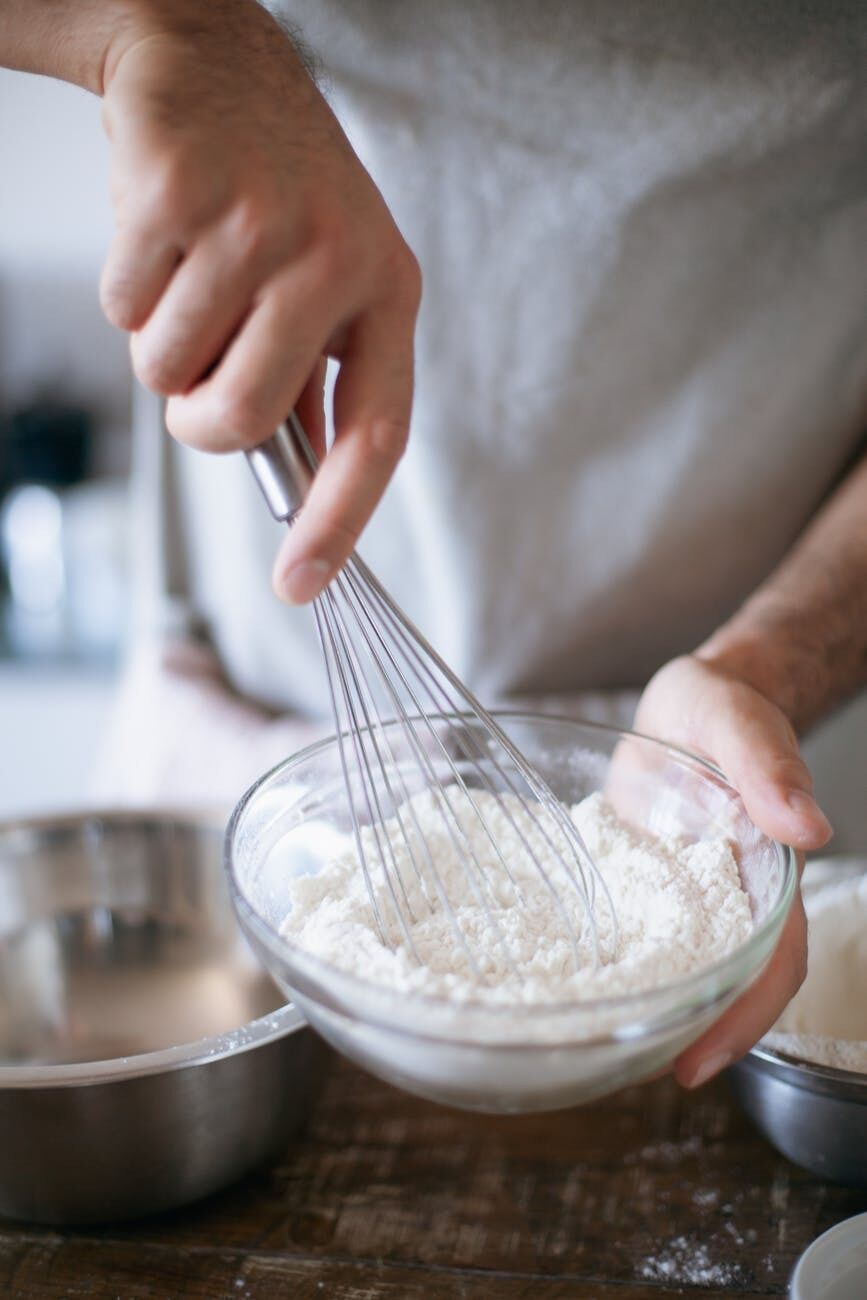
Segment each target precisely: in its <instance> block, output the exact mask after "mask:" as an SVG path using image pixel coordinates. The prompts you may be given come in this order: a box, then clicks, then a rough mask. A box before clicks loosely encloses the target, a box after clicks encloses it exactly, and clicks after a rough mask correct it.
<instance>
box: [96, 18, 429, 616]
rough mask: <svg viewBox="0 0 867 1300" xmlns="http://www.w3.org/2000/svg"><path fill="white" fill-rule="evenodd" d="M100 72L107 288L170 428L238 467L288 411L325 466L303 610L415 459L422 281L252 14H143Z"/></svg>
mask: <svg viewBox="0 0 867 1300" xmlns="http://www.w3.org/2000/svg"><path fill="white" fill-rule="evenodd" d="M120 7H121V8H122V9H123V11H124V13H125V15H126V18H125V21H124V22H122V23H118V27H117V31H116V33H115V35H114V37H113V39H112V41H111V42H110V44H109V46H108V49H107V52H106V57H105V63H104V69H105V70H104V78H103V80H104V109H103V118H104V122H105V126H106V130H107V133H108V136H109V138H110V141H111V147H112V198H113V203H114V209H115V217H116V234H115V239H114V242H113V244H112V247H111V250H110V253H109V256H108V259H107V262H106V266H105V269H104V272H103V277H102V288H101V296H102V303H103V308H104V310H105V313H106V315H107V316H108V318H109V320H111V321H112V322H113V323H114V324H115V325H117V326H119V327H120V328H122V329H125V330H129V331H130V332H131V333H132V357H133V364H134V368H135V371H136V374H137V375H138V377H139V379H140V380H141V381H142V382H143V383H144V384H145V385H146V386H147V387H149V388H151V389H153V390H155V391H156V392H158V393H161V394H163V395H165V396H166V397H168V399H169V400H168V404H167V411H166V422H167V424H168V427H169V430H170V432H171V433H172V434H173V435H174V436H175V437H176V438H178V439H179V441H181V442H184V443H187V444H188V445H190V446H192V447H197V448H201V449H204V450H208V451H216V452H224V451H234V450H238V449H241V448H246V447H250V446H253V445H255V444H256V443H258V442H261V441H263V440H264V439H265V438H267V437H269V436H270V435H271V434H272V433H273V432H274V430H275V429H276V427H277V426H278V424H279V423H280V422H281V421H282V420H283V419H284V418H285V417H286V415H287V413H288V412H289V411H290V410H291V409H292V408H293V407H297V409H298V412H299V415H300V417H301V420H302V423H304V425H305V427H306V430H307V432H308V434H309V435H310V437H311V441H312V442H313V443H314V446H315V448H316V450H317V452H318V453H319V454H320V456H322V454H323V452H324V433H323V429H324V421H323V411H322V401H323V392H322V389H323V381H324V367H325V359H326V358H327V357H328V356H331V357H335V358H336V359H337V360H338V361H339V362H340V372H339V376H338V379H337V383H336V388H335V394H334V424H335V432H336V438H335V443H334V446H333V447H332V449H331V450H330V451H329V452H328V454H327V455H325V456H324V459H323V460H322V465H321V468H320V470H319V473H318V474H317V476H316V480H315V482H314V485H313V487H312V489H311V491H310V495H309V497H308V500H307V502H306V504H305V507H304V510H303V511H302V513H301V515H300V517H299V519H298V521H297V523H296V524H295V526H294V527H293V528H292V529H291V531H289V532H288V534H287V537H286V539H285V541H284V544H283V546H282V549H281V550H280V553H279V555H278V558H277V561H276V564H275V567H274V586H275V590H276V591H277V593H278V594H279V595H281V596H282V597H283V598H284V599H287V600H289V601H294V602H303V601H306V600H309V599H312V598H313V597H314V596H315V595H317V594H318V592H319V591H320V590H321V589H322V588H323V587H324V586H325V584H326V583H327V581H328V580H329V579H330V578H331V577H332V576H333V575H334V573H335V572H337V570H338V569H339V568H340V566H341V564H342V563H343V561H344V560H345V559H346V558H347V556H348V555H349V553H350V551H351V550H352V548H353V546H354V545H355V542H356V540H357V538H358V535H359V533H360V532H361V530H362V528H363V527H364V525H365V523H366V522H367V520H368V519H369V517H370V515H371V513H372V511H373V509H374V507H375V506H376V503H377V502H378V500H379V498H380V496H381V494H382V492H383V491H384V489H385V486H386V484H387V482H388V480H389V477H390V476H391V473H392V471H393V470H394V468H395V466H396V464H397V462H398V460H399V458H400V456H401V454H402V451H403V449H404V446H405V443H406V436H407V429H408V424H409V415H410V406H411V400H412V380H413V373H412V371H413V332H414V325H415V317H416V313H417V309H418V302H419V294H420V281H419V273H418V269H417V266H416V263H415V260H414V258H413V256H412V254H411V253H410V251H409V249H408V248H407V246H406V244H405V243H404V241H403V239H402V238H401V236H400V233H399V232H398V230H397V228H396V226H395V224H394V222H393V220H392V218H391V216H390V214H389V212H388V210H387V208H386V206H385V203H384V202H383V199H382V197H381V196H380V194H379V193H378V191H377V190H376V188H375V186H374V184H373V182H372V181H371V179H370V177H369V176H368V174H367V173H366V172H365V170H364V168H363V167H362V166H361V164H360V162H359V161H358V159H357V158H356V157H355V155H354V153H353V152H352V150H351V148H350V146H349V143H348V141H347V140H346V138H345V136H344V135H343V132H342V131H341V129H340V127H339V125H338V123H337V121H336V119H335V118H334V116H333V114H332V113H331V111H330V109H329V108H328V106H327V104H326V103H325V100H324V99H323V98H322V96H321V95H320V93H319V91H318V90H317V88H316V86H315V85H314V83H313V81H312V80H311V78H310V76H309V75H308V73H307V71H306V70H305V68H304V66H303V64H302V62H301V60H300V58H299V56H298V55H297V53H296V51H295V49H294V47H293V45H292V43H291V42H290V40H289V39H288V37H287V36H286V35H285V34H284V33H283V31H282V30H281V28H280V27H279V26H278V25H277V23H276V22H275V21H274V19H273V18H272V17H271V16H270V15H269V14H268V13H267V11H266V10H264V9H263V8H261V7H260V5H259V4H258V3H255V0H164V2H162V3H160V2H159V0H151V3H149V4H148V5H146V6H145V5H137V4H136V3H135V2H134V0H127V2H126V3H125V4H124V5H122V6H120Z"/></svg>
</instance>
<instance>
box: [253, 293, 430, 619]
mask: <svg viewBox="0 0 867 1300" xmlns="http://www.w3.org/2000/svg"><path fill="white" fill-rule="evenodd" d="M414 319H415V310H414V308H412V310H403V311H402V312H400V311H398V312H395V311H381V312H380V313H378V314H371V315H370V316H368V317H367V319H366V320H365V322H364V323H363V324H362V325H361V326H360V327H359V328H358V329H357V330H356V331H354V333H353V335H352V336H351V340H350V344H349V346H348V348H347V351H346V353H345V354H344V356H343V358H342V360H341V366H340V373H339V375H338V378H337V384H336V387H335V399H334V420H335V435H336V436H335V442H334V446H333V447H332V448H331V450H330V451H329V453H328V455H327V456H326V458H325V460H324V461H323V463H322V464H321V466H320V468H319V471H318V473H317V475H316V478H315V479H314V482H313V486H312V488H311V490H310V495H309V497H308V498H307V501H306V502H305V505H304V508H303V510H302V511H301V514H300V516H299V518H298V520H297V522H296V523H295V525H294V526H293V528H292V530H291V532H289V533H288V534H287V536H286V539H285V541H284V543H283V546H282V548H281V550H280V553H279V555H278V557H277V561H276V564H275V566H274V578H273V581H274V589H275V591H276V592H277V594H278V595H279V596H281V597H282V598H283V599H284V600H288V601H290V602H291V603H294V604H301V603H303V602H305V601H308V600H312V599H313V598H314V597H315V596H317V595H318V594H319V592H320V591H321V590H322V589H323V587H324V586H325V585H326V584H327V582H328V581H329V580H330V578H331V577H333V576H334V574H335V573H336V572H337V571H338V570H339V569H340V567H341V566H342V564H343V563H344V561H345V560H346V559H347V558H348V556H349V554H350V553H351V551H352V549H353V547H354V546H355V544H356V542H357V540H358V537H359V535H360V533H361V531H362V529H363V528H364V526H365V524H366V523H367V521H368V520H369V518H370V516H371V514H372V513H373V511H374V509H375V507H376V505H377V503H378V501H379V500H380V497H381V496H382V494H383V492H384V491H385V488H386V486H387V484H388V481H389V479H390V478H391V475H392V473H393V472H394V469H395V466H396V465H397V463H398V461H399V460H400V457H401V456H402V454H403V451H404V448H405V446H406V440H407V434H408V430H409V417H410V409H411V406H412V384H413V369H412V367H413V346H412V326H413V322H414Z"/></svg>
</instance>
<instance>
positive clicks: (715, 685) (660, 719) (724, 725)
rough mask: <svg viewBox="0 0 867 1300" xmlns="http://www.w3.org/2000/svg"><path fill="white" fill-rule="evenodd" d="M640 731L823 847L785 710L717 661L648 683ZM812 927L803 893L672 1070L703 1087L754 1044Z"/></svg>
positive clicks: (777, 829) (785, 833)
mask: <svg viewBox="0 0 867 1300" xmlns="http://www.w3.org/2000/svg"><path fill="white" fill-rule="evenodd" d="M635 727H636V730H638V731H641V732H644V733H645V734H647V735H652V736H657V737H659V738H660V739H662V740H667V741H671V742H673V743H675V744H679V745H682V746H683V747H684V748H685V749H690V750H692V751H693V752H696V753H699V754H703V755H704V756H705V757H707V758H709V759H711V760H712V761H713V762H714V763H715V764H716V765H717V766H718V767H719V768H720V769H721V770H722V771H723V773H724V774H725V776H726V777H727V778H728V780H729V781H730V782H731V784H732V785H733V786H734V787H735V788H736V789H737V790H738V792H739V793H740V795H741V798H742V799H743V801H744V805H745V806H746V810H747V812H748V814H749V816H750V817H751V819H752V820H753V822H755V824H756V825H757V826H758V827H759V829H760V830H763V831H764V832H765V833H766V834H768V835H770V836H772V837H773V838H774V839H777V840H781V841H782V842H783V843H784V844H790V845H792V847H793V848H795V849H797V850H799V851H801V852H803V851H806V850H808V849H818V848H821V847H822V845H823V844H826V843H827V841H828V840H829V838H830V836H831V827H830V825H829V824H828V821H827V819H826V818H825V816H824V814H823V813H822V811H821V809H820V808H819V806H818V805H817V803H816V802H815V800H814V799H813V796H812V780H811V777H810V773H809V771H808V770H807V767H806V765H805V764H804V762H803V760H802V758H801V756H800V754H799V752H798V742H797V738H796V736H795V732H794V729H793V727H792V725H791V723H790V722H789V721H788V719H787V718H786V716H785V715H784V714H783V712H782V711H781V710H780V709H779V708H778V707H777V705H776V704H774V703H772V702H771V701H770V700H769V699H767V698H766V696H764V695H762V694H760V692H759V691H758V690H756V689H754V687H752V686H751V685H749V684H748V683H747V682H745V681H743V680H741V679H739V678H738V677H736V676H734V675H731V674H729V673H728V672H727V671H725V670H724V669H722V668H721V667H719V666H717V665H715V664H714V662H713V661H712V660H703V659H701V658H698V657H695V656H685V657H684V658H681V659H675V660H673V661H672V662H671V663H669V664H667V665H666V666H665V667H664V668H662V669H661V670H660V671H659V672H658V673H657V674H656V676H655V677H654V678H653V679H652V680H651V681H650V683H649V684H648V686H647V689H646V690H645V692H644V694H643V695H642V697H641V700H640V702H639V705H638V711H637V713H636V716H635ZM806 958H807V925H806V918H805V916H804V906H803V903H802V901H801V897H800V894H799V895H798V897H797V898H796V899H795V902H794V903H793V905H792V909H791V911H790V913H789V916H788V919H787V921H786V924H785V927H784V929H783V933H782V936H781V938H780V942H779V945H778V947H777V950H776V952H775V953H774V955H773V957H772V958H771V961H770V963H769V964H768V966H767V968H766V969H765V971H764V972H763V974H762V975H761V976H760V977H759V979H758V980H757V981H756V983H755V984H754V985H753V986H752V988H750V989H749V990H748V991H747V992H746V993H745V994H744V995H743V997H741V998H739V999H738V1001H737V1002H736V1003H735V1004H734V1005H733V1006H732V1007H731V1008H730V1009H729V1010H728V1011H727V1012H726V1013H725V1015H724V1016H723V1017H722V1018H721V1019H720V1020H719V1021H717V1023H716V1024H715V1025H714V1026H713V1027H712V1028H711V1029H709V1030H708V1032H707V1033H706V1034H704V1035H703V1037H702V1038H700V1039H699V1041H698V1042H696V1043H693V1045H692V1046H691V1047H689V1048H688V1049H687V1050H686V1051H685V1052H684V1053H683V1054H682V1055H681V1056H680V1057H679V1059H678V1061H677V1063H676V1066H675V1074H676V1076H677V1078H678V1080H679V1081H680V1082H681V1083H683V1084H685V1085H686V1086H688V1087H697V1086H698V1085H699V1084H701V1083H705V1082H706V1081H707V1080H708V1079H710V1078H712V1077H713V1075H715V1074H717V1073H718V1072H719V1071H720V1070H722V1069H724V1068H725V1067H726V1066H727V1065H729V1064H730V1063H731V1062H732V1061H733V1060H736V1059H737V1058H738V1057H739V1056H742V1055H743V1054H744V1052H747V1051H749V1049H750V1048H751V1047H752V1046H753V1044H754V1043H755V1042H757V1041H758V1039H759V1038H761V1036H762V1034H764V1033H765V1032H766V1031H767V1030H768V1029H770V1027H771V1025H773V1024H774V1022H775V1021H776V1019H777V1017H778V1016H779V1015H780V1012H781V1011H782V1010H783V1008H784V1007H785V1006H786V1004H787V1003H788V1001H789V1000H790V998H792V997H793V996H794V994H795V993H796V992H797V990H798V988H799V987H800V985H801V982H802V981H803V978H804V975H805V973H806Z"/></svg>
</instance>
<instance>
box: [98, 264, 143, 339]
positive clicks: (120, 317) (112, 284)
mask: <svg viewBox="0 0 867 1300" xmlns="http://www.w3.org/2000/svg"><path fill="white" fill-rule="evenodd" d="M137 297H138V293H137V286H136V284H135V281H134V280H132V279H131V278H130V277H128V276H121V275H115V274H112V273H107V274H105V275H103V277H102V279H101V280H100V282H99V305H100V307H101V308H102V311H103V314H104V316H105V317H106V318H107V319H108V320H109V321H110V322H111V324H112V325H114V326H116V327H117V329H122V330H130V329H134V328H135V326H136V325H137V324H138V319H137V318H138V314H139V313H138V311H137Z"/></svg>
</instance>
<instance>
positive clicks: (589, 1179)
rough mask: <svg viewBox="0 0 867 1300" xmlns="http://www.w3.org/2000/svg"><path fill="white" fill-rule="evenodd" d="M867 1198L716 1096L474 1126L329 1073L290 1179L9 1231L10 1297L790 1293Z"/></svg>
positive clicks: (673, 1092)
mask: <svg viewBox="0 0 867 1300" xmlns="http://www.w3.org/2000/svg"><path fill="white" fill-rule="evenodd" d="M863 1210H867V1192H856V1191H847V1190H845V1189H843V1188H838V1187H833V1186H831V1185H829V1184H825V1183H822V1182H820V1181H818V1180H817V1179H815V1178H812V1177H810V1176H809V1175H808V1174H806V1173H803V1172H802V1171H801V1170H799V1169H796V1168H794V1167H793V1166H792V1165H789V1164H788V1163H787V1162H786V1161H785V1160H783V1159H782V1157H780V1156H778V1155H776V1153H775V1152H774V1151H773V1150H772V1149H771V1148H770V1147H769V1146H768V1145H767V1144H766V1143H765V1142H764V1141H763V1140H762V1139H761V1138H760V1137H759V1136H758V1135H757V1134H756V1133H755V1132H754V1131H753V1130H752V1128H751V1126H750V1124H749V1123H748V1121H747V1120H746V1119H745V1118H744V1117H743V1116H742V1115H741V1113H740V1112H739V1110H738V1109H737V1108H736V1106H735V1105H734V1103H733V1102H732V1101H731V1099H730V1098H729V1095H728V1091H727V1088H726V1085H725V1084H724V1083H715V1084H713V1085H711V1086H710V1087H708V1088H706V1089H704V1090H703V1091H701V1092H699V1093H697V1094H695V1095H687V1094H685V1093H683V1092H681V1091H679V1090H678V1089H677V1088H676V1087H675V1085H674V1084H673V1083H672V1082H671V1081H670V1080H668V1079H666V1080H661V1081H659V1082H656V1083H653V1084H649V1085H646V1086H644V1087H641V1088H631V1089H628V1090H626V1091H624V1092H621V1093H618V1094H617V1095H616V1096H614V1097H610V1098H608V1099H607V1100H605V1101H601V1102H598V1103H597V1104H596V1105H593V1106H590V1107H587V1108H585V1109H582V1110H574V1111H562V1112H560V1113H558V1114H553V1115H551V1114H549V1115H537V1116H529V1117H522V1118H515V1119H500V1118H491V1117H487V1116H473V1115H465V1114H461V1113H459V1112H457V1111H451V1110H445V1109H443V1108H441V1107H439V1106H434V1105H432V1104H428V1103H426V1102H423V1101H418V1100H416V1099H414V1098H412V1097H408V1096H405V1095H404V1094H402V1093H399V1092H396V1091H394V1089H392V1088H389V1087H388V1086H387V1085H386V1084H383V1083H379V1082H378V1081H376V1080H374V1079H371V1078H369V1077H368V1076H367V1075H364V1074H361V1073H360V1072H359V1071H358V1070H356V1069H354V1068H352V1067H351V1066H349V1065H347V1064H345V1063H343V1062H341V1061H338V1060H337V1059H336V1058H334V1057H329V1058H328V1061H327V1065H326V1069H325V1072H324V1075H323V1079H322V1084H321V1088H320V1091H319V1094H318V1098H317V1101H316V1104H315V1107H314V1110H313V1114H312V1116H311V1119H310V1122H309V1124H308V1126H307V1129H306V1131H305V1132H304V1134H302V1135H301V1136H300V1137H299V1138H297V1139H296V1140H295V1142H294V1143H293V1144H292V1146H291V1147H290V1148H289V1149H288V1150H287V1151H286V1154H285V1156H284V1157H283V1159H282V1160H281V1161H280V1163H279V1164H278V1165H277V1166H276V1167H273V1168H271V1169H270V1170H266V1171H264V1172H262V1173H259V1174H257V1175H254V1176H253V1177H252V1178H249V1179H248V1180H247V1181H246V1182H244V1183H241V1184H239V1185H238V1186H236V1187H233V1188H231V1189H230V1190H228V1191H226V1192H224V1193H222V1194H220V1195H219V1196H216V1197H213V1198H212V1199H211V1200H209V1201H206V1202H204V1203H202V1204H200V1205H198V1206H193V1207H192V1208H190V1209H187V1210H183V1211H178V1212H176V1213H174V1214H168V1215H164V1216H161V1217H159V1218H154V1219H150V1220H147V1221H143V1222H141V1223H138V1224H133V1225H123V1226H122V1227H118V1226H114V1227H108V1228H105V1229H104V1230H92V1229H89V1230H85V1231H79V1232H56V1231H49V1230H45V1229H41V1228H37V1227H28V1226H19V1225H11V1224H6V1225H3V1226H2V1227H0V1295H2V1296H3V1297H4V1300H75V1298H77V1297H85V1296H86V1297H88V1298H89V1300H108V1298H109V1297H111V1300H116V1298H117V1297H120V1298H121V1300H133V1298H134V1300H152V1298H153V1300H155V1298H156V1297H160V1298H163V1297H164V1298H165V1300H188V1298H192V1297H195V1298H196V1300H217V1298H218V1297H228V1298H229V1300H277V1297H280V1298H281V1300H284V1298H286V1297H291V1298H292V1300H314V1297H315V1300H332V1298H336V1300H441V1298H445V1297H461V1300H519V1298H520V1300H563V1298H565V1297H569V1298H570V1300H572V1298H576V1300H597V1297H598V1300H661V1298H662V1297H665V1296H684V1295H685V1296H701V1297H706V1298H709V1300H713V1298H716V1300H721V1298H722V1297H728V1298H730V1297H732V1296H739V1297H752V1296H774V1295H784V1294H785V1291H786V1286H787V1282H788V1278H789V1275H790V1273H791V1270H792V1266H793V1264H794V1261H795V1259H796V1258H797V1256H798V1254H799V1253H800V1252H801V1250H803V1248H804V1247H805V1246H806V1245H807V1244H808V1243H809V1242H810V1241H811V1240H812V1239H813V1238H814V1237H815V1236H817V1235H818V1234H819V1233H820V1232H823V1231H824V1230H825V1229H826V1228H828V1227H830V1226H831V1224H833V1223H835V1222H837V1221H838V1220H840V1219H844V1218H846V1217H848V1216H849V1215H852V1214H857V1213H859V1212H861V1211H863ZM865 1294H867V1290H865Z"/></svg>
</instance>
